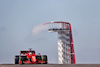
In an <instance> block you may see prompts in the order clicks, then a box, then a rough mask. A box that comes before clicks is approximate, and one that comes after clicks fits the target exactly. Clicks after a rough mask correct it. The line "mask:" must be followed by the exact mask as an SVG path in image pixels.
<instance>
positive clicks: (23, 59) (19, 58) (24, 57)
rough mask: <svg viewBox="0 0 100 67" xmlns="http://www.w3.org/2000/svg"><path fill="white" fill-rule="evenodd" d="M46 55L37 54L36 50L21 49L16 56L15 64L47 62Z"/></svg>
mask: <svg viewBox="0 0 100 67" xmlns="http://www.w3.org/2000/svg"><path fill="white" fill-rule="evenodd" d="M47 63H48V61H47V56H46V55H40V54H39V55H35V51H32V50H31V49H29V50H28V51H20V55H16V56H15V64H47Z"/></svg>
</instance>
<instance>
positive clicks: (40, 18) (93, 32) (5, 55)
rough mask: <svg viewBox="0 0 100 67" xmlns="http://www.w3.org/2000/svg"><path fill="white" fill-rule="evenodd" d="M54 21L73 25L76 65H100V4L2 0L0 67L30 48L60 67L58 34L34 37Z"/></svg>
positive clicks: (79, 0) (69, 0)
mask: <svg viewBox="0 0 100 67" xmlns="http://www.w3.org/2000/svg"><path fill="white" fill-rule="evenodd" d="M50 21H66V22H69V23H70V24H71V26H72V34H73V41H74V49H75V58H76V64H100V43H99V41H100V31H99V29H100V0H0V64H3V63H14V56H15V55H19V53H20V50H28V49H29V48H32V49H33V50H35V51H36V53H37V54H38V53H41V54H42V55H47V56H48V62H49V63H53V64H57V63H58V48H57V47H58V45H57V33H49V32H48V31H47V30H45V31H42V32H39V33H38V34H37V35H35V36H33V35H32V30H33V28H34V27H35V26H36V25H39V24H43V23H47V22H50Z"/></svg>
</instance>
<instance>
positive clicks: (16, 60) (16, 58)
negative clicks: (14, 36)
mask: <svg viewBox="0 0 100 67" xmlns="http://www.w3.org/2000/svg"><path fill="white" fill-rule="evenodd" d="M15 64H19V56H15Z"/></svg>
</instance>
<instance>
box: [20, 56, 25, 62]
mask: <svg viewBox="0 0 100 67" xmlns="http://www.w3.org/2000/svg"><path fill="white" fill-rule="evenodd" d="M25 60H27V57H26V56H20V61H21V64H24V63H23V61H25Z"/></svg>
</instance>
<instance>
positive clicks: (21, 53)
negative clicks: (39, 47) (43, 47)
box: [20, 51, 35, 54]
mask: <svg viewBox="0 0 100 67" xmlns="http://www.w3.org/2000/svg"><path fill="white" fill-rule="evenodd" d="M28 52H29V51H20V54H22V53H28ZM30 52H32V53H35V51H30Z"/></svg>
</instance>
